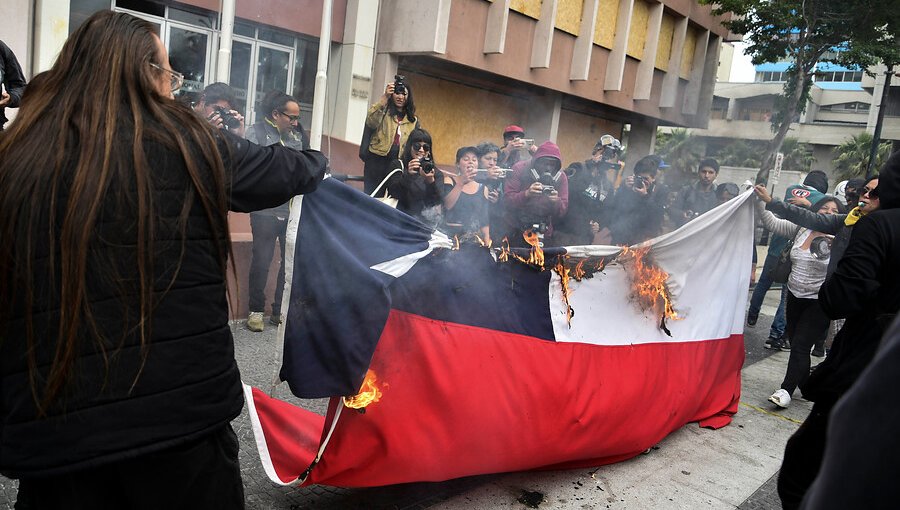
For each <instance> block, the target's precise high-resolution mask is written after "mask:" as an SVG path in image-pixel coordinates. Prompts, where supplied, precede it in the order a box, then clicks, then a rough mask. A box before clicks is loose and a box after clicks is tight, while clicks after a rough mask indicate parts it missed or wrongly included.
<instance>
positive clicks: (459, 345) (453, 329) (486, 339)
mask: <svg viewBox="0 0 900 510" xmlns="http://www.w3.org/2000/svg"><path fill="white" fill-rule="evenodd" d="M610 320H616V319H615V318H614V317H610ZM743 360H744V344H743V336H742V335H732V336H731V337H729V338H724V339H718V340H704V341H695V342H670V343H656V344H643V345H629V346H602V345H589V344H579V343H557V342H550V341H545V340H537V339H534V338H531V337H527V336H521V335H514V334H509V333H502V332H498V331H494V330H488V329H483V328H477V327H471V326H464V325H459V324H452V323H446V322H441V321H435V320H431V319H427V318H423V317H420V316H415V315H411V314H407V313H403V312H397V311H392V312H391V315H390V318H389V320H388V323H387V325H386V327H385V329H384V331H383V333H382V336H381V339H380V341H379V344H378V347H377V349H376V351H375V356H374V358H373V360H372V363H371V366H370V368H371V369H372V370H374V371H375V373H376V374H378V379H379V380H380V381H383V384H384V386H383V387H382V391H383V396H382V397H381V400H380V401H379V402H377V403H374V404H372V405H370V406H369V407H368V408H366V410H365V413H360V412H358V411H354V410H350V409H344V411H343V414H342V415H341V417H340V419H339V421H338V425H337V428H336V429H335V432H334V435H333V437H332V438H331V441H330V442H329V444H328V446H327V449H326V451H325V454H324V456H323V458H322V460H321V461H320V463H319V464H318V465H317V466H316V468H315V469H313V471H312V474H311V476H310V479H309V480H308V482H311V483H320V484H327V485H336V486H344V487H353V486H378V485H388V484H394V483H402V482H409V481H413V480H419V481H439V480H447V479H451V478H457V477H461V476H470V475H476V474H482V473H498V472H507V471H521V470H529V469H542V468H551V467H578V466H595V465H600V464H608V463H612V462H617V461H620V460H624V459H627V458H629V457H632V456H634V455H636V454H638V453H640V452H642V451H644V450H646V449H647V448H649V447H650V446H652V445H654V444H656V443H657V442H659V441H660V440H662V439H663V438H664V437H665V436H666V435H668V434H669V433H670V432H672V431H673V430H676V429H678V428H679V427H681V426H683V425H684V424H685V423H688V422H693V421H700V420H706V419H712V420H711V422H712V423H714V424H715V425H718V426H722V425H725V424H727V420H729V419H730V418H728V417H729V416H730V415H731V414H734V413H735V412H736V411H737V403H738V401H739V399H740V387H741V381H740V369H741V365H742V364H743ZM273 407H274V405H273ZM304 412H305V411H304ZM283 425H284V426H290V427H291V430H292V431H294V432H292V433H291V434H294V433H296V434H300V433H301V431H300V429H301V428H302V429H304V430H307V429H308V430H311V429H309V427H298V426H297V425H296V424H287V423H285V424H283ZM320 434H321V424H320V425H319V428H318V429H317V430H315V431H314V432H312V433H311V435H309V436H307V437H305V438H304V439H303V440H302V441H301V440H299V438H294V440H293V442H294V443H296V442H298V441H299V442H301V443H303V444H310V443H309V442H310V441H312V440H318V438H319V437H320ZM280 435H281V434H280ZM281 439H284V438H279V441H278V442H277V443H278V444H279V445H281V444H285V443H288V444H290V443H291V441H282V440H281ZM267 442H269V441H268V436H267ZM272 459H273V462H276V461H278V462H281V461H284V462H285V465H284V466H280V467H278V468H277V471H278V473H279V478H281V479H282V480H284V479H285V478H283V475H285V474H287V473H288V472H292V473H293V476H294V477H296V476H298V475H300V474H301V473H302V472H303V471H304V470H305V468H306V467H307V465H304V464H303V462H302V461H301V460H300V459H298V458H297V457H296V456H293V455H291V454H278V455H275V454H274V453H273V455H272ZM307 464H308V463H307ZM301 466H302V467H301Z"/></svg>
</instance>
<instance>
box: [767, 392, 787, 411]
mask: <svg viewBox="0 0 900 510" xmlns="http://www.w3.org/2000/svg"><path fill="white" fill-rule="evenodd" d="M769 402H771V403H773V404H775V405H776V406H778V407H780V408H782V409H787V406H789V405H791V395H790V394H789V393H788V392H787V391H785V390H784V389H783V388H779V389H778V391H776V392H775V393H773V394H772V396H771V397H769Z"/></svg>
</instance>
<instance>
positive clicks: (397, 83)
mask: <svg viewBox="0 0 900 510" xmlns="http://www.w3.org/2000/svg"><path fill="white" fill-rule="evenodd" d="M406 93H407V90H406V76H403V75H402V74H395V75H394V94H406Z"/></svg>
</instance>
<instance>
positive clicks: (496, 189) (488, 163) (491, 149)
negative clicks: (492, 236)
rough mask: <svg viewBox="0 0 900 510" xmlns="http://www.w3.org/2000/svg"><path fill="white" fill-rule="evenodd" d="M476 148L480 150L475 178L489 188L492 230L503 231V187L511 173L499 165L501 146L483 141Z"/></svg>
mask: <svg viewBox="0 0 900 510" xmlns="http://www.w3.org/2000/svg"><path fill="white" fill-rule="evenodd" d="M475 148H476V149H477V150H478V175H477V176H476V178H475V179H476V180H477V181H479V182H482V183H484V184H485V185H486V186H487V188H488V201H489V202H490V206H489V207H488V217H489V222H490V225H491V232H494V233H498V232H503V230H504V226H503V223H504V218H503V212H504V205H503V188H504V183H505V182H506V176H507V175H509V173H510V170H509V169H508V168H500V167H499V166H497V160H498V159H499V158H500V147H497V146H496V145H495V144H494V143H492V142H481V143H479V144H478V145H476V146H475Z"/></svg>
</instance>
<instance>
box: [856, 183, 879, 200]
mask: <svg viewBox="0 0 900 510" xmlns="http://www.w3.org/2000/svg"><path fill="white" fill-rule="evenodd" d="M862 191H863V192H862V195H860V196H866V195H869V198H878V188H871V189H870V188H869V187H868V186H866V187H865V188H863V189H862Z"/></svg>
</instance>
